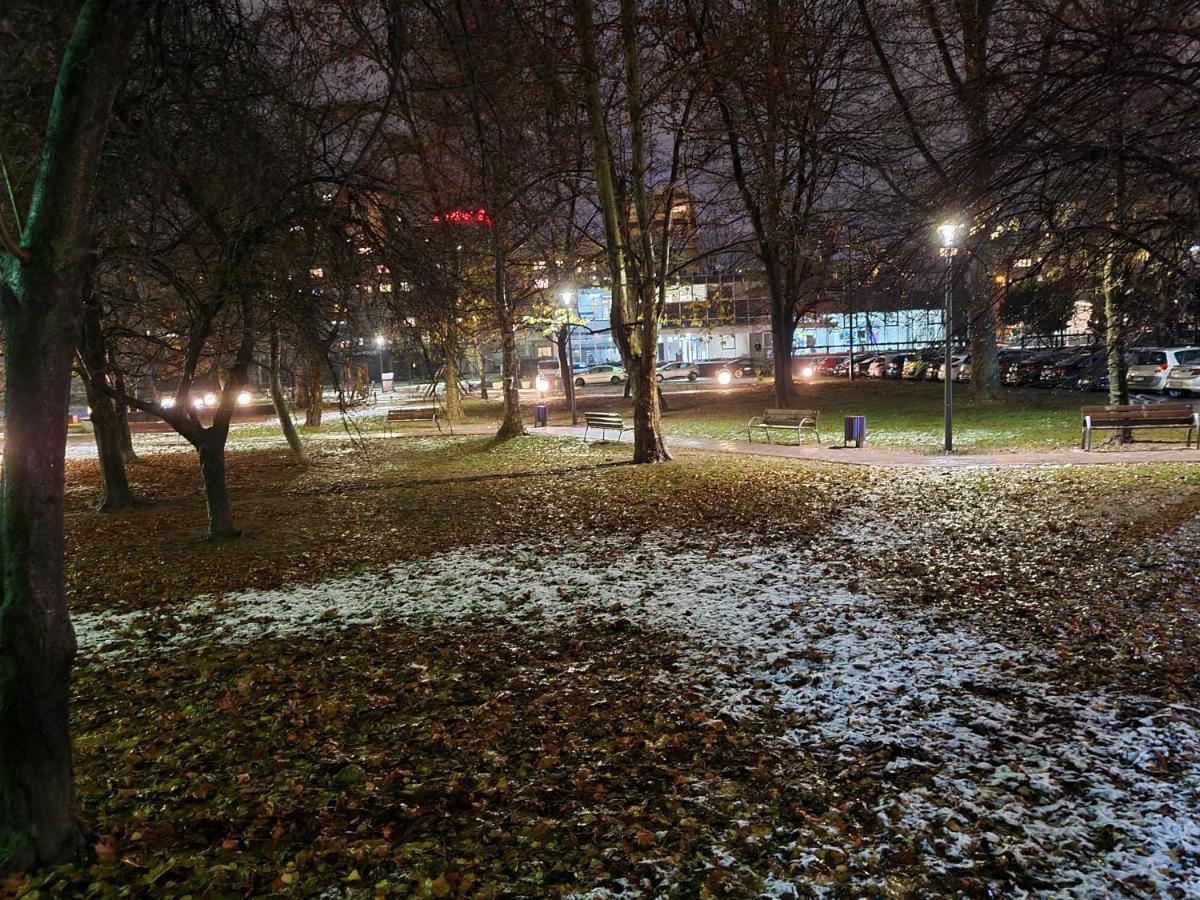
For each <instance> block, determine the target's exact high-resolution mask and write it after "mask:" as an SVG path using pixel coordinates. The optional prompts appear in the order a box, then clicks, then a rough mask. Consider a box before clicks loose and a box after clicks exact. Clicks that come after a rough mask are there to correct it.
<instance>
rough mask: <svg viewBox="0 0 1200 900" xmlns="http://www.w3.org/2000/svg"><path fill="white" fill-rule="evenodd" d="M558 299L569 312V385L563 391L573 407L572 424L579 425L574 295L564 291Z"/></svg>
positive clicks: (565, 385) (564, 386)
mask: <svg viewBox="0 0 1200 900" xmlns="http://www.w3.org/2000/svg"><path fill="white" fill-rule="evenodd" d="M558 297H559V300H561V301H562V305H563V306H564V307H565V308H566V310H567V383H566V384H564V385H563V390H564V391H565V392H566V394H567V403H568V405H570V407H571V424H572V425H578V424H579V418H578V417H577V416H576V414H575V359H574V357H573V356H572V355H571V331H572V329H573V328H574V327H575V326H574V323H572V322H571V300H572V298H573V297H574V294H572V293H571V292H570V291H563V292H562V293H561V294H559V295H558Z"/></svg>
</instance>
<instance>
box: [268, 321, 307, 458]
mask: <svg viewBox="0 0 1200 900" xmlns="http://www.w3.org/2000/svg"><path fill="white" fill-rule="evenodd" d="M279 366H280V363H279V326H278V325H277V324H276V323H275V322H272V323H271V359H270V367H269V374H270V379H271V405H272V406H274V407H275V415H276V416H278V417H279V427H280V428H281V429H283V437H284V439H285V440H286V441H287V443H288V447H289V448H290V449H291V451H292V458H293V459H294V460H296V465H298V466H307V465H308V454H307V453H306V452H305V450H304V442H303V441H302V440H300V434H299V432H297V431H296V423H295V422H293V421H292V412H291V410H289V409H288V405H287V398H286V397H284V396H283V384H282V383H281V382H280V380H279Z"/></svg>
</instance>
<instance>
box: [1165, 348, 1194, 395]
mask: <svg viewBox="0 0 1200 900" xmlns="http://www.w3.org/2000/svg"><path fill="white" fill-rule="evenodd" d="M1175 362H1176V363H1177V365H1174V366H1172V367H1171V368H1170V369H1168V370H1167V381H1166V389H1167V392H1168V393H1169V394H1171V395H1172V396H1177V394H1197V393H1200V350H1181V351H1179V352H1178V353H1176V354H1175Z"/></svg>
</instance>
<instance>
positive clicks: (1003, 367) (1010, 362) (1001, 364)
mask: <svg viewBox="0 0 1200 900" xmlns="http://www.w3.org/2000/svg"><path fill="white" fill-rule="evenodd" d="M1033 355H1034V351H1031V350H1021V349H1011V348H1010V349H1005V350H1001V351H999V352H998V353H997V354H996V371H997V372H998V373H999V374H1000V381H1001V382H1003V381H1004V380H1005V377H1006V376H1007V375H1008V371H1009V369H1011V368H1012V367H1013V366H1016V365H1019V364H1020V363H1022V362H1023V361H1025V360H1027V359H1029V358H1030V357H1031V356H1033Z"/></svg>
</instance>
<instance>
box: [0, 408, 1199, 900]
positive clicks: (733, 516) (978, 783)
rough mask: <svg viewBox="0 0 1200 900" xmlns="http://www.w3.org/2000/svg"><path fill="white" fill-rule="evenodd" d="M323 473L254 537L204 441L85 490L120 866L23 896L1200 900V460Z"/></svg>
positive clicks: (81, 535)
mask: <svg viewBox="0 0 1200 900" xmlns="http://www.w3.org/2000/svg"><path fill="white" fill-rule="evenodd" d="M687 396H688V395H686V394H680V395H679V399H680V402H681V406H682V403H683V402H685V398H686V397H687ZM734 396H737V395H734ZM742 402H743V403H745V404H747V405H751V404H753V403H757V402H759V401H758V399H757V398H754V397H742ZM732 408H733V407H731V409H732ZM732 414H733V413H732V412H730V415H732ZM868 415H870V413H868ZM312 451H313V459H314V464H313V466H312V467H311V468H309V469H308V470H305V471H300V470H297V469H295V468H294V467H292V466H291V465H289V464H288V461H287V454H286V452H285V450H284V448H283V447H282V445H281V444H276V445H274V446H272V447H268V448H263V447H261V446H256V447H255V448H254V449H245V450H239V449H238V448H237V446H236V445H235V446H234V447H233V449H232V451H231V453H230V465H229V471H230V480H231V486H232V491H233V502H234V514H235V519H236V520H237V522H238V524H239V526H240V527H242V528H244V529H245V534H244V536H243V537H242V538H241V539H239V540H237V541H234V542H230V543H228V544H221V545H216V546H210V545H208V544H206V543H205V542H204V541H203V540H202V535H203V533H204V509H203V504H202V500H201V498H200V496H199V488H198V477H199V476H198V472H197V471H196V464H195V460H194V459H193V458H192V457H191V456H190V455H188V454H182V453H177V454H160V455H157V456H152V455H147V456H146V457H145V458H144V459H143V461H141V462H139V463H137V464H135V465H134V466H132V467H131V479H132V481H133V484H134V487H135V490H136V491H137V492H138V493H139V494H140V495H141V496H142V497H143V498H145V499H146V502H145V503H144V504H143V505H142V506H140V507H139V508H136V509H133V510H129V511H125V512H121V513H118V514H113V515H106V516H101V515H99V514H97V513H95V512H93V511H92V507H93V506H94V504H95V501H96V499H97V496H98V485H97V471H96V464H95V462H94V461H92V460H72V461H69V462H68V464H67V472H68V484H69V491H68V499H67V506H68V508H67V529H68V554H69V571H68V591H69V600H70V603H71V607H72V610H73V614H74V615H75V617H76V627H77V632H78V634H79V640H80V649H81V656H80V665H79V668H78V670H77V675H76V682H75V696H74V707H73V711H74V719H75V735H76V751H77V773H78V778H79V789H80V799H81V806H82V811H83V816H84V819H85V822H86V824H87V825H88V827H89V828H90V829H91V838H90V845H91V851H90V853H89V857H88V859H87V860H85V861H83V862H81V863H80V864H78V865H73V866H63V867H59V868H56V869H53V870H50V871H47V872H44V873H40V874H38V875H36V876H34V877H32V878H28V879H23V880H22V879H13V880H11V881H9V882H7V883H3V884H0V890H5V889H6V890H8V891H9V892H11V893H15V894H17V895H19V896H29V897H32V896H58V895H72V894H74V895H85V896H110V895H117V894H121V895H133V896H164V895H165V896H180V895H184V894H191V895H192V896H245V895H248V894H280V895H288V896H291V895H295V896H310V895H318V894H327V895H329V896H346V897H374V896H399V897H451V896H453V897H475V896H484V897H500V896H588V897H597V898H599V897H613V896H632V897H641V896H646V897H650V896H655V897H658V896H670V897H680V898H683V897H703V896H712V897H716V896H727V897H760V896H764V895H765V896H772V897H796V896H815V895H818V894H821V895H825V896H845V897H851V896H864V895H872V896H874V895H886V896H894V897H923V896H949V895H953V896H958V895H970V896H975V895H987V894H989V893H991V894H993V895H1017V894H1022V893H1026V892H1033V893H1038V892H1041V893H1049V894H1053V895H1056V896H1058V895H1063V896H1066V895H1076V896H1098V895H1105V894H1130V895H1167V894H1170V893H1171V892H1175V893H1177V894H1179V895H1186V894H1189V893H1191V892H1194V891H1196V890H1200V884H1198V883H1197V881H1196V875H1195V873H1196V871H1197V870H1198V869H1197V866H1198V865H1200V831H1198V830H1197V824H1196V822H1195V816H1194V810H1195V808H1196V806H1197V803H1200V797H1198V796H1197V792H1198V791H1200V717H1198V716H1197V714H1196V713H1195V707H1196V706H1197V704H1198V702H1200V668H1198V664H1197V659H1198V658H1200V657H1198V655H1197V652H1196V651H1197V648H1198V647H1200V616H1197V614H1196V613H1197V607H1198V605H1200V590H1198V588H1197V584H1196V579H1195V575H1194V573H1195V571H1196V565H1197V563H1200V550H1197V548H1198V547H1200V534H1198V533H1197V532H1198V529H1197V526H1196V520H1195V517H1196V512H1197V509H1200V476H1197V474H1196V472H1195V470H1194V468H1193V467H1188V466H1171V465H1160V466H1154V467H1144V468H1143V467H1136V466H1112V467H1099V468H1086V469H1085V468H1057V469H980V470H961V471H958V470H956V471H921V470H913V469H886V470H868V469H860V468H848V467H832V466H825V465H815V464H814V465H804V464H796V463H788V464H786V465H780V464H779V462H778V461H776V460H769V459H761V458H745V459H743V458H738V457H732V456H719V455H715V454H714V455H709V454H696V453H686V452H681V453H679V454H678V458H677V459H676V460H675V461H673V462H670V463H667V464H663V465H659V466H641V467H635V466H632V465H629V464H628V463H627V461H626V460H627V457H628V447H627V446H622V447H617V446H615V445H607V446H606V445H600V446H585V445H582V444H580V443H579V442H578V441H573V440H557V439H553V438H543V437H538V438H532V437H531V438H525V439H518V440H515V441H511V442H508V443H506V444H503V445H496V444H495V443H493V442H492V441H491V440H490V439H488V438H486V437H459V438H452V437H428V436H408V437H398V438H390V439H376V438H368V439H367V440H366V441H365V442H362V443H361V444H358V445H353V444H351V443H350V442H348V441H345V442H339V441H335V440H332V439H330V440H323V441H320V442H316V441H314V442H313V445H312Z"/></svg>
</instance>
